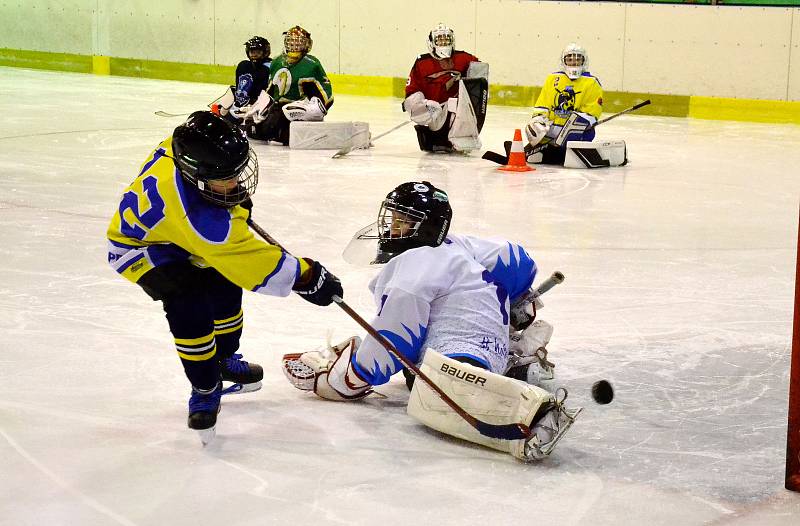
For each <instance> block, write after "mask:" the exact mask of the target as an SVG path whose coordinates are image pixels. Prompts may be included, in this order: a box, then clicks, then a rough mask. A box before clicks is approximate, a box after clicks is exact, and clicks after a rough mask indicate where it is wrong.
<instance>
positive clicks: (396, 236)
mask: <svg viewBox="0 0 800 526" xmlns="http://www.w3.org/2000/svg"><path fill="white" fill-rule="evenodd" d="M452 217H453V210H452V209H451V208H450V200H449V199H448V197H447V193H445V192H444V190H440V189H438V188H436V187H435V186H433V185H432V184H431V183H429V182H428V181H422V182H410V183H403V184H401V185H400V186H398V187H397V188H395V189H394V190H392V191H391V192H389V195H387V196H386V199H384V200H383V204H381V209H380V212H379V213H378V258H377V260H376V262H379V263H385V262H386V261H389V260H390V259H391V258H393V257H394V256H396V255H398V254H401V253H403V252H405V251H406V250H410V249H412V248H417V247H423V246H430V247H438V246H439V245H441V244H442V242H444V239H445V236H447V231H448V230H449V229H450V221H451V219H452Z"/></svg>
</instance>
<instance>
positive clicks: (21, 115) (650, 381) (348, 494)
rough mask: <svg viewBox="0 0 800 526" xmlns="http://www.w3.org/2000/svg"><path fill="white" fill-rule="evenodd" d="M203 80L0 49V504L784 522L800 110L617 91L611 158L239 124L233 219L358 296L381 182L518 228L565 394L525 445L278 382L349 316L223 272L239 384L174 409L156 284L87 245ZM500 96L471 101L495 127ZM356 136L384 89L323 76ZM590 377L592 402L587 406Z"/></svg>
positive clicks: (181, 393) (271, 514) (394, 405)
mask: <svg viewBox="0 0 800 526" xmlns="http://www.w3.org/2000/svg"><path fill="white" fill-rule="evenodd" d="M223 89H224V87H221V86H217V85H208V84H191V83H180V82H170V81H153V80H141V79H131V78H115V77H110V78H109V77H98V76H91V75H81V74H67V73H51V72H42V71H28V70H21V69H10V68H0V113H1V114H2V122H1V123H0V236H2V245H1V246H0V276H2V277H1V278H0V328H1V329H2V332H3V343H2V355H1V356H0V361H1V362H2V365H1V366H0V367H1V368H0V386H1V387H0V524H2V525H15V526H21V525H45V524H46V525H81V526H83V525H162V524H166V525H171V526H179V525H206V524H214V525H225V526H228V525H239V524H247V525H250V524H300V525H305V524H308V525H316V524H349V525H367V524H380V525H386V526H389V525H402V526H407V525H416V524H447V525H450V524H459V525H460V524H477V525H481V524H497V525H502V524H512V523H513V524H543V525H545V524H546V525H555V524H581V525H594V524H614V525H665V526H666V525H670V526H672V525H678V524H680V525H696V524H735V525H741V524H749V525H755V524H758V525H765V524H768V525H786V526H788V525H794V526H796V525H797V524H800V495H798V494H793V493H790V492H788V491H786V490H784V489H783V477H784V462H785V460H784V455H785V447H786V421H787V418H786V409H787V396H788V395H787V391H788V387H787V385H788V383H787V382H788V374H789V359H790V353H791V350H790V340H791V324H792V310H793V290H794V274H795V250H796V246H797V245H796V240H797V222H798V195H799V192H798V191H799V190H800V177H798V176H800V173H798V170H797V167H798V166H800V127H798V126H794V125H771V124H748V123H733V122H715V121H699V120H687V119H677V118H656V117H645V116H625V117H621V118H620V119H617V120H615V121H613V122H609V123H608V124H605V125H603V126H602V127H601V128H598V138H610V139H617V138H619V139H625V140H626V141H627V143H628V148H629V157H630V164H629V165H628V166H626V167H624V168H614V169H606V170H594V171H588V170H587V171H583V170H566V169H563V168H561V169H560V168H554V167H543V168H539V169H538V170H537V171H535V172H531V173H526V174H507V173H503V172H499V171H497V170H496V169H495V168H496V165H493V164H492V163H490V162H488V161H484V160H481V159H480V158H479V157H480V156H479V154H473V155H472V156H470V157H463V156H448V155H426V154H423V153H421V152H420V151H419V150H418V147H417V144H416V139H415V137H414V133H413V130H412V129H411V128H410V127H405V128H402V129H400V130H398V131H396V132H394V133H392V134H390V135H387V136H386V137H384V138H382V139H380V140H379V141H376V143H375V147H374V148H373V149H371V150H370V151H368V152H367V151H360V152H354V153H352V154H351V155H349V156H347V157H346V158H344V159H337V160H334V159H331V158H330V156H331V154H332V153H333V152H331V151H290V150H289V149H286V148H283V147H280V146H267V145H263V144H258V145H256V150H257V152H258V155H259V158H260V163H261V181H260V185H259V188H258V193H257V195H256V198H255V209H254V217H255V218H256V220H257V221H258V222H259V223H260V224H261V226H262V227H264V228H265V229H266V230H267V231H269V232H270V233H271V234H272V235H273V236H274V237H276V238H277V239H278V240H279V241H281V242H282V243H283V244H284V245H285V246H286V247H288V248H289V249H290V250H292V251H293V252H295V253H297V254H300V255H305V256H310V257H313V258H317V259H319V260H320V261H322V262H323V263H324V264H325V265H327V266H328V267H329V268H330V269H331V270H332V271H334V272H335V273H336V274H337V275H339V276H340V277H341V278H342V281H343V282H344V285H345V290H346V292H345V296H346V298H345V299H346V300H347V301H348V302H349V303H350V304H351V306H353V307H354V308H356V309H357V310H358V311H359V312H360V313H361V314H363V315H364V316H367V317H369V316H371V315H372V313H373V309H374V307H373V306H372V304H371V301H370V297H369V294H368V292H367V288H366V286H367V283H368V280H369V278H370V270H368V269H367V270H365V269H361V268H357V267H353V266H350V265H348V264H347V263H345V262H344V261H343V260H342V257H341V250H342V249H343V248H344V246H345V245H346V244H347V242H348V240H349V238H350V235H351V234H352V233H353V232H354V231H356V230H357V229H358V228H359V227H362V226H363V225H365V224H367V223H368V222H369V221H371V220H372V219H374V217H375V216H376V214H377V209H378V206H379V203H380V200H381V199H382V197H383V196H384V195H385V194H386V193H387V192H388V191H389V190H390V189H391V188H392V187H394V186H395V185H396V184H399V183H400V182H404V181H408V180H421V179H425V180H430V181H432V182H433V183H435V184H437V185H439V186H442V187H444V188H445V189H446V190H447V191H448V192H449V194H450V196H451V199H452V204H453V208H454V213H455V218H454V225H453V231H455V232H460V233H467V234H474V235H478V236H492V235H502V236H505V237H508V238H511V239H514V240H517V241H519V242H521V243H523V244H524V245H525V246H526V247H528V248H529V249H530V250H531V252H532V254H533V255H534V258H535V259H536V261H537V262H538V264H539V267H540V269H541V271H540V272H541V273H540V277H541V278H544V277H546V276H548V275H549V274H550V273H551V272H552V271H554V270H561V271H562V272H563V273H564V274H565V275H566V281H565V283H564V284H563V285H560V286H559V287H557V288H556V289H554V290H553V291H551V292H549V293H548V294H547V296H545V298H544V301H545V309H544V310H543V311H541V312H540V315H541V317H542V318H543V319H546V320H548V321H550V322H551V323H552V324H553V325H554V326H555V334H554V336H553V340H552V342H551V344H550V356H551V358H553V360H554V361H555V362H556V374H557V377H558V380H559V383H560V384H561V385H564V386H566V387H567V388H568V389H569V392H570V398H569V400H570V402H572V403H573V404H575V405H583V406H585V408H586V409H585V411H584V412H583V414H582V415H581V417H580V419H579V420H578V421H577V423H576V424H575V426H574V427H573V428H572V430H571V431H570V432H569V434H568V435H567V436H566V437H565V439H564V440H563V442H562V443H561V444H560V445H559V447H558V448H557V449H556V450H555V452H554V453H553V456H552V457H551V458H549V459H548V460H546V461H544V462H541V463H538V464H529V465H526V464H522V463H520V462H518V461H516V460H515V459H513V458H512V457H510V456H508V455H504V454H502V453H499V452H495V451H492V450H487V449H483V448H480V447H478V446H472V445H470V444H467V443H462V442H458V441H455V440H450V439H447V438H446V437H443V436H441V435H439V434H437V433H434V432H432V431H429V430H427V429H425V428H423V427H422V426H421V425H419V424H417V423H415V422H414V421H412V420H411V419H410V418H409V417H408V416H407V415H406V414H405V402H406V400H407V396H408V394H407V391H406V389H405V386H404V384H403V383H402V381H401V380H402V379H399V378H398V379H395V380H394V381H393V382H391V383H390V384H388V385H386V386H382V387H380V388H378V391H379V392H380V393H381V394H382V395H384V396H374V397H372V398H370V399H368V400H366V401H365V402H363V403H354V404H336V403H332V402H324V401H321V400H318V399H315V397H314V396H313V395H310V394H308V393H302V392H300V391H298V390H296V389H295V388H293V387H292V386H291V385H289V383H288V382H287V381H286V380H285V379H284V377H283V375H282V373H281V371H280V369H279V359H280V357H281V356H282V355H283V354H284V353H286V352H297V351H304V350H310V349H313V348H316V347H318V346H320V345H322V344H323V343H324V342H325V339H326V336H327V335H328V334H329V333H332V334H331V337H332V339H333V340H337V339H340V338H344V337H346V336H349V335H350V334H357V333H360V331H359V330H358V328H357V326H356V325H355V323H353V322H352V321H350V319H349V318H348V317H347V316H346V315H345V313H344V312H342V311H340V310H339V309H337V308H336V307H333V306H331V307H329V308H318V307H314V306H312V305H309V304H307V303H305V302H303V301H302V300H300V299H298V298H296V297H290V298H285V299H284V298H268V297H263V296H256V295H254V294H247V295H246V298H245V314H246V325H245V333H244V337H243V345H242V350H243V352H244V353H245V356H246V358H248V359H250V360H251V361H255V362H258V363H261V364H263V365H264V366H265V371H266V372H265V375H266V377H265V381H264V388H263V389H262V390H261V391H259V392H256V393H251V394H248V395H240V396H238V397H227V398H225V399H224V405H223V410H222V413H221V414H220V420H219V425H218V427H217V440H216V442H214V443H213V444H212V445H211V446H209V447H207V448H205V449H204V448H201V447H200V443H199V440H198V437H197V435H196V433H194V432H192V431H190V430H189V429H187V427H186V403H187V400H188V395H189V385H188V383H187V380H186V379H185V377H184V376H183V372H182V369H181V367H180V364H179V362H178V359H177V357H176V355H175V352H174V349H173V345H172V339H171V337H170V334H169V332H168V330H167V326H166V322H165V320H164V319H163V315H162V312H161V309H160V307H159V305H158V304H156V303H154V302H152V301H150V300H149V299H148V298H147V297H146V296H145V295H144V294H143V293H142V292H141V291H140V290H139V289H138V288H137V287H135V286H134V285H132V284H130V283H128V282H126V281H125V280H123V279H121V278H120V277H119V276H117V275H116V274H115V273H114V272H113V271H112V270H111V269H110V267H108V265H107V264H106V244H105V229H106V226H107V223H108V220H109V218H110V217H111V215H112V213H113V211H114V209H115V207H116V206H117V202H118V198H119V195H120V193H121V191H122V189H123V188H124V186H125V185H126V184H127V183H128V182H129V181H131V180H132V179H133V178H134V177H135V176H136V174H137V170H138V168H139V166H140V164H141V163H142V162H143V161H144V160H145V157H146V156H147V154H148V153H149V152H150V150H151V149H152V148H153V147H154V146H155V145H156V144H157V143H158V142H159V141H160V140H161V139H162V138H164V137H165V136H167V135H168V134H169V133H170V132H171V130H172V129H173V128H174V127H175V126H176V125H178V124H179V122H180V121H181V119H180V118H163V117H158V116H155V115H154V113H153V112H154V111H155V110H164V111H168V112H172V113H182V112H190V111H193V110H195V109H200V108H203V107H205V105H206V104H207V103H208V102H209V101H211V100H213V99H214V98H215V97H217V96H218V95H219V94H220V93H221V92H222V90H223ZM526 116H527V111H526V109H524V108H509V107H496V106H490V110H489V116H488V119H487V124H486V127H485V129H484V132H483V134H482V139H483V141H484V145H485V147H486V148H487V149H491V150H495V151H502V150H501V145H502V142H503V141H504V140H508V139H511V135H512V133H513V130H514V128H515V127H520V126H522V125H523V124H524V122H525V120H526ZM329 118H330V119H331V120H340V121H345V120H366V121H368V122H369V123H370V126H371V129H372V131H373V133H374V134H376V133H380V132H381V131H383V130H387V129H389V128H390V127H392V126H393V125H395V124H397V123H400V122H402V121H403V120H404V119H405V116H404V114H402V113H401V110H400V104H399V101H398V100H391V99H382V98H366V97H364V98H362V97H355V96H337V97H336V104H335V105H334V107H333V109H332V111H331V113H330V116H329ZM600 378H608V379H609V380H610V381H611V382H612V383H613V385H614V386H615V388H616V394H617V397H616V400H615V401H614V402H613V403H612V404H610V405H608V406H599V405H596V404H594V403H593V402H592V400H591V398H590V395H589V387H590V385H591V384H592V382H594V381H595V380H597V379H600Z"/></svg>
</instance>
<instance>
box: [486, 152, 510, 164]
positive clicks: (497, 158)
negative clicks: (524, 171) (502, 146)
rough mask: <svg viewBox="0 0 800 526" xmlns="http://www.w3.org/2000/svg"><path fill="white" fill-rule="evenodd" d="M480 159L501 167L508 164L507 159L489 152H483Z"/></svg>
mask: <svg viewBox="0 0 800 526" xmlns="http://www.w3.org/2000/svg"><path fill="white" fill-rule="evenodd" d="M481 159H486V160H487V161H492V162H493V163H497V164H502V165H503V166H505V165H506V163H507V162H508V157H505V156H503V155H500V154H499V153H497V152H490V151H486V152H483V155H482V156H481Z"/></svg>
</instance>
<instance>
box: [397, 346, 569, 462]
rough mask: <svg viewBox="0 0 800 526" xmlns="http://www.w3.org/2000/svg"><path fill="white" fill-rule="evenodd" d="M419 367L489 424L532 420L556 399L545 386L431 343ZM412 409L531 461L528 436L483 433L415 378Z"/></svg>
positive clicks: (427, 420) (425, 419) (435, 424)
mask: <svg viewBox="0 0 800 526" xmlns="http://www.w3.org/2000/svg"><path fill="white" fill-rule="evenodd" d="M420 369H421V370H422V372H423V373H424V374H425V375H426V376H427V377H428V378H430V379H431V380H432V381H433V382H434V383H435V384H436V385H437V386H438V387H439V388H441V389H442V391H444V392H445V393H446V394H447V395H448V396H449V397H450V398H452V399H453V400H454V401H455V402H456V403H457V404H458V405H459V406H461V407H462V408H463V409H464V410H465V411H466V412H467V413H469V414H470V415H472V416H474V417H475V418H477V419H478V420H482V421H484V422H487V423H490V424H511V423H515V422H516V423H522V424H525V425H530V423H531V420H533V417H534V415H535V414H536V412H537V411H538V410H539V407H540V406H541V405H542V404H544V403H548V402H552V401H553V400H554V398H553V395H552V394H550V393H549V392H547V391H545V390H544V389H541V388H539V387H536V386H533V385H529V384H526V383H524V382H521V381H518V380H514V379H512V378H507V377H505V376H500V375H499V374H494V373H491V372H489V371H487V370H485V369H481V368H479V367H474V366H472V365H469V364H466V363H462V362H458V361H456V360H453V359H451V358H448V357H446V356H443V355H441V354H439V353H438V352H436V351H434V350H432V349H430V348H428V349H426V350H425V357H424V359H423V361H422V364H421V365H420ZM408 414H409V415H410V416H411V417H412V418H415V419H416V420H418V421H420V422H422V423H423V424H425V425H426V426H428V427H430V428H433V429H436V430H437V431H440V432H442V433H445V434H447V435H451V436H454V437H458V438H461V439H463V440H467V441H469V442H473V443H475V444H481V445H483V446H487V447H490V448H492V449H497V450H499V451H503V452H506V453H510V454H512V455H513V456H515V457H517V458H520V459H523V460H530V456H529V455H526V448H525V442H526V440H524V439H521V440H500V439H495V438H489V437H486V436H483V435H481V434H480V433H478V432H477V431H476V430H475V429H474V428H473V427H472V426H470V425H469V424H467V422H466V421H464V419H463V418H461V417H460V416H459V415H458V414H456V413H455V412H454V411H453V410H452V409H451V408H450V406H448V405H447V404H446V403H444V402H443V401H442V399H441V398H439V395H437V394H436V393H435V392H434V391H433V390H432V389H431V388H430V387H428V386H427V385H426V384H425V382H423V381H422V380H420V379H417V380H416V381H415V382H414V388H413V389H412V391H411V396H410V398H409V401H408Z"/></svg>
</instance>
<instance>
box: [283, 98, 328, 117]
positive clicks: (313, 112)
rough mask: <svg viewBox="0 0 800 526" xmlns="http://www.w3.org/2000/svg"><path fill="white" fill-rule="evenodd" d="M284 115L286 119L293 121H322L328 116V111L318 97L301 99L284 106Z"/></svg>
mask: <svg viewBox="0 0 800 526" xmlns="http://www.w3.org/2000/svg"><path fill="white" fill-rule="evenodd" d="M281 109H282V110H283V114H284V115H285V116H286V119H287V120H288V121H289V122H291V121H321V120H322V119H324V118H325V115H327V113H328V110H327V109H325V105H324V104H322V101H321V100H319V98H317V97H311V98H310V99H301V100H296V101H294V102H289V103H286V104H284V106H283V108H281Z"/></svg>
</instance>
